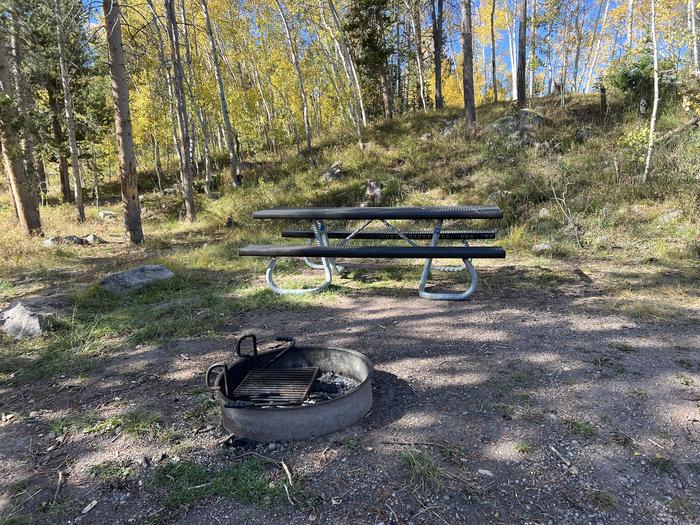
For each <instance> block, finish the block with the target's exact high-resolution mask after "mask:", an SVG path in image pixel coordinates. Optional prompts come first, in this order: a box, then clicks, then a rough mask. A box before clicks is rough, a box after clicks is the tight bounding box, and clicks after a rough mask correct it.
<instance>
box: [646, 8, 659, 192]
mask: <svg viewBox="0 0 700 525" xmlns="http://www.w3.org/2000/svg"><path fill="white" fill-rule="evenodd" d="M650 31H651V43H652V45H653V48H654V105H653V108H652V110H651V120H650V121H649V147H648V148H647V159H646V162H645V163H644V175H643V176H642V182H646V181H647V180H649V173H650V171H651V162H652V160H653V158H654V139H655V135H656V116H657V114H658V111H659V43H658V39H657V35H656V0H651V23H650Z"/></svg>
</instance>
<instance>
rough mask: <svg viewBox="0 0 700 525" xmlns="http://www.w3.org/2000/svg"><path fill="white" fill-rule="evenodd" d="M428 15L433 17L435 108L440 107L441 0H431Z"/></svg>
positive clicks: (441, 102) (441, 104) (441, 103)
mask: <svg viewBox="0 0 700 525" xmlns="http://www.w3.org/2000/svg"><path fill="white" fill-rule="evenodd" d="M431 1H432V4H431V9H430V16H431V17H432V19H433V48H434V61H435V109H442V106H443V101H442V22H443V21H442V19H443V16H442V11H443V0H431Z"/></svg>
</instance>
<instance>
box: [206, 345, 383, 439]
mask: <svg viewBox="0 0 700 525" xmlns="http://www.w3.org/2000/svg"><path fill="white" fill-rule="evenodd" d="M245 339H250V340H251V342H252V347H253V349H252V354H250V355H243V354H242V351H241V343H242V342H243V341H244V340H245ZM278 341H283V342H285V343H286V344H285V345H284V346H282V347H278V348H276V349H273V350H271V351H268V352H265V353H261V354H258V350H257V338H256V336H255V334H253V333H252V332H245V333H243V334H241V335H240V336H239V337H238V339H237V341H236V347H235V348H236V354H237V355H238V357H239V359H238V360H237V361H236V362H233V363H216V364H214V365H212V366H211V367H209V370H207V373H206V384H207V386H208V387H209V388H211V389H212V390H213V392H214V394H215V396H216V399H217V401H218V403H219V407H220V409H221V423H222V425H223V426H224V428H225V429H226V430H228V431H229V432H231V433H232V434H235V435H236V436H238V437H242V438H248V439H252V440H255V441H263V442H270V441H289V440H299V439H306V438H310V437H314V436H320V435H322V434H327V433H329V432H334V431H336V430H340V429H341V428H344V427H346V426H349V425H352V424H353V423H355V422H356V421H357V420H359V419H360V418H362V417H363V416H364V415H365V414H367V412H369V409H370V408H371V406H372V370H373V368H372V363H371V361H370V360H369V359H367V357H366V356H364V355H362V354H361V353H359V352H356V351H354V350H348V349H345V348H331V347H323V346H306V345H304V346H297V345H296V344H295V341H294V340H293V339H289V338H278ZM214 374H216V376H215V377H214Z"/></svg>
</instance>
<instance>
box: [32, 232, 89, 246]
mask: <svg viewBox="0 0 700 525" xmlns="http://www.w3.org/2000/svg"><path fill="white" fill-rule="evenodd" d="M87 243H88V242H87V241H86V240H85V239H82V238H80V237H77V236H75V235H66V236H65V237H60V236H58V237H49V238H48V239H44V240H43V242H42V243H41V244H43V245H44V246H46V247H47V248H50V247H52V246H58V245H59V244H75V245H82V244H87Z"/></svg>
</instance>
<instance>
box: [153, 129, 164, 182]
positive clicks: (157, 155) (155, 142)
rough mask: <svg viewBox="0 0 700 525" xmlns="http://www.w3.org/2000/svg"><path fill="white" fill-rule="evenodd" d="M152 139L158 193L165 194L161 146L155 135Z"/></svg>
mask: <svg viewBox="0 0 700 525" xmlns="http://www.w3.org/2000/svg"><path fill="white" fill-rule="evenodd" d="M151 138H152V139H153V166H154V169H155V172H156V181H157V183H158V191H159V192H160V193H163V183H162V180H163V167H162V165H161V162H160V146H159V145H158V139H157V138H156V134H155V133H153V134H151ZM166 160H167V159H166Z"/></svg>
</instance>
